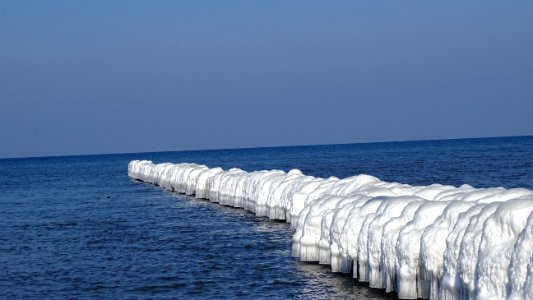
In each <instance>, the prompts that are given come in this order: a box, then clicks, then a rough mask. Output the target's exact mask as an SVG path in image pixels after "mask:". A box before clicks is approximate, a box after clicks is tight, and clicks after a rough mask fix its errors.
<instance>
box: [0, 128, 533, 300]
mask: <svg viewBox="0 0 533 300" xmlns="http://www.w3.org/2000/svg"><path fill="white" fill-rule="evenodd" d="M133 159H150V160H153V161H154V162H167V161H168V162H195V163H203V164H206V165H208V166H210V167H215V166H220V167H223V168H231V167H240V168H242V169H244V170H247V171H253V170H262V169H273V168H275V169H283V170H286V171H288V170H290V169H291V168H299V169H300V170H302V171H303V172H304V173H305V174H308V175H314V176H321V177H328V176H337V177H347V176H352V175H355V174H360V173H365V174H370V175H374V176H377V177H379V178H380V179H382V180H388V181H398V182H402V183H409V184H415V185H428V184H432V183H441V184H452V185H461V184H463V183H468V184H471V185H473V186H475V187H491V186H504V187H507V188H511V187H526V188H530V189H532V188H533V137H513V138H490V139H466V140H448V141H427V142H395V143H374V144H352V145H326V146H309V147H276V148H258V149H240V150H212V151H184V152H159V153H140V154H117V155H95V156H69V157H50V158H28V159H5V160H0V298H1V299H10V298H19V299H22V298H46V299H54V298H78V299H83V298H161V299H163V298H169V299H177V298H216V299H220V298H235V297H240V298H253V299H257V298H277V299H279V298H301V299H331V298H353V299H368V298H374V299H387V298H393V297H394V295H393V294H392V295H391V294H389V295H387V294H385V293H383V292H381V291H379V290H371V289H369V288H367V287H365V286H364V285H363V284H359V283H357V282H356V281H355V280H353V279H351V277H350V276H346V275H340V274H333V273H331V272H330V271H329V268H328V267H323V266H320V265H317V264H307V263H301V262H298V261H297V260H296V259H295V258H293V257H291V236H292V232H291V230H290V229H289V226H288V225H287V224H285V223H279V222H271V221H268V220H267V219H264V218H258V217H255V215H253V214H250V213H246V212H244V211H242V210H239V209H233V208H229V207H221V206H219V205H217V204H212V203H209V202H207V201H203V200H197V199H194V198H191V197H185V196H181V195H176V194H173V193H169V192H166V191H163V190H162V189H159V188H156V187H153V186H151V185H147V184H143V183H139V182H136V181H133V180H131V179H129V178H128V176H127V164H128V162H129V161H130V160H133Z"/></svg>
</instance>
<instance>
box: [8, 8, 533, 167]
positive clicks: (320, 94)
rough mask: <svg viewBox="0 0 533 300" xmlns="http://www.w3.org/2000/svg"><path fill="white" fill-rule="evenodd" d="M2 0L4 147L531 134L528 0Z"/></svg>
mask: <svg viewBox="0 0 533 300" xmlns="http://www.w3.org/2000/svg"><path fill="white" fill-rule="evenodd" d="M0 1H1V2H0V104H1V105H0V157H20V156H41V155H63V154H85V153H120V152H141V151H159V150H181V149H207V148H233V147H255V146H270V145H300V144H329V143H350V142H368V141H388V140H412V139H440V138H461V137H482V136H503V135H531V134H533V1H530V0H528V1H477V0H469V1H464V0H462V1H375V0H373V1H359V0H358V1H108V0H106V1H92V0H91V1H73V0H67V1H23V0H21V1H19V0H16V1H12V0H4V1H2V0H0Z"/></svg>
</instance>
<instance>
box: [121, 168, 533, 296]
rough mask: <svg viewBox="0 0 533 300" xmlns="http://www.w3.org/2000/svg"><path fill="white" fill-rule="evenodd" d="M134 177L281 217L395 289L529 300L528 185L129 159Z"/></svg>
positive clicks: (312, 256)
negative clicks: (421, 181) (404, 180)
mask: <svg viewBox="0 0 533 300" xmlns="http://www.w3.org/2000/svg"><path fill="white" fill-rule="evenodd" d="M128 174H129V176H130V177H132V178H134V179H138V180H141V181H144V182H148V183H152V184H156V185H159V186H161V187H163V188H165V189H168V190H170V191H175V192H177V193H181V194H187V195H195V197H196V198H204V199H208V200H209V201H211V202H218V203H220V204H222V205H228V206H233V207H240V208H243V209H245V210H248V211H250V212H253V213H255V214H256V215H258V216H265V217H268V218H270V219H276V220H286V221H287V222H289V223H291V226H292V227H293V229H294V235H293V249H292V251H293V254H294V255H295V256H298V257H299V258H300V260H302V261H316V262H319V263H321V264H328V265H331V268H332V271H334V272H343V273H352V274H353V277H354V278H357V279H358V280H359V281H363V282H368V283H369V285H370V287H373V288H381V289H386V290H387V291H396V292H397V293H398V297H399V298H403V299H414V298H430V299H505V298H512V299H533V191H530V190H527V189H504V188H484V189H476V188H473V187H472V186H469V185H463V186H460V187H454V186H447V185H440V184H433V185H430V186H411V185H407V184H400V183H396V182H385V181H381V180H379V179H378V178H376V177H372V176H369V175H357V176H353V177H348V178H344V179H339V178H336V177H330V178H317V177H313V176H307V175H304V174H302V172H300V171H299V170H291V171H290V172H284V171H280V170H270V171H255V172H246V171H243V170H241V169H236V168H234V169H230V170H227V171H224V170H223V169H221V168H208V167H207V166H204V165H198V164H192V163H181V164H172V163H162V164H154V163H152V162H151V161H146V160H142V161H139V160H135V161H132V162H130V164H129V166H128Z"/></svg>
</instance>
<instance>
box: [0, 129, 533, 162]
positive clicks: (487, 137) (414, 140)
mask: <svg viewBox="0 0 533 300" xmlns="http://www.w3.org/2000/svg"><path fill="white" fill-rule="evenodd" d="M525 137H533V135H529V134H528V135H503V136H481V137H461V138H437V139H412V140H409V139H407V140H388V141H372V142H349V143H333V144H300V145H281V146H280V145H273V146H257V147H228V148H207V149H181V150H156V151H140V152H107V153H105V152H104V153H82V154H63V155H61V154H60V155H43V156H38V155H37V156H13V157H0V160H10V159H32V158H55V157H77V156H100V155H123V154H143V153H169V152H196V151H222V150H250V149H268V148H291V147H315V146H336V145H339V146H342V145H363V144H386V143H408V142H437V141H455V140H476V139H498V138H525Z"/></svg>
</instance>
